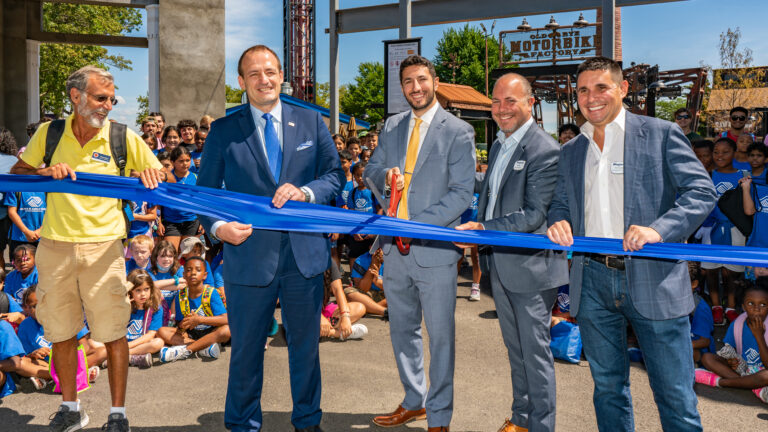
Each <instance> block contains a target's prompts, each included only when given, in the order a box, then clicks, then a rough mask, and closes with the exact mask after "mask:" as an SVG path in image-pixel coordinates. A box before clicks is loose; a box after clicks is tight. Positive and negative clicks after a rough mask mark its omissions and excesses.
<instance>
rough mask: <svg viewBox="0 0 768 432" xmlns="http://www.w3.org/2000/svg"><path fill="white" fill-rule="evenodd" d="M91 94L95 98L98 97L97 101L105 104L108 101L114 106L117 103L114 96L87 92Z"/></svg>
mask: <svg viewBox="0 0 768 432" xmlns="http://www.w3.org/2000/svg"><path fill="white" fill-rule="evenodd" d="M85 93H87V94H89V95H91V96H93V98H94V99H96V102H98V103H100V104H103V103H104V102H106V101H109V102H110V103H111V104H112V105H113V106H114V105H117V98H116V97H114V96H105V95H95V94H93V93H91V92H87V91H86V92H85Z"/></svg>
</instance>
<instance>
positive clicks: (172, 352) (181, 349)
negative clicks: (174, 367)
mask: <svg viewBox="0 0 768 432" xmlns="http://www.w3.org/2000/svg"><path fill="white" fill-rule="evenodd" d="M190 355H192V353H190V352H189V350H188V349H187V346H186V345H176V346H172V347H162V348H161V349H160V361H161V362H163V363H170V362H175V361H176V360H184V359H185V358H187V357H189V356H190Z"/></svg>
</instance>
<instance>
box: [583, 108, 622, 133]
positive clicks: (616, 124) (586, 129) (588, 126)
mask: <svg viewBox="0 0 768 432" xmlns="http://www.w3.org/2000/svg"><path fill="white" fill-rule="evenodd" d="M626 122H627V111H626V110H625V109H624V107H622V108H621V110H619V114H618V115H617V116H616V118H615V119H613V121H612V122H610V123H608V124H607V125H606V126H605V128H606V130H607V129H608V128H618V130H619V131H621V132H622V133H624V132H625V131H626ZM581 133H583V134H584V135H585V136H586V137H587V138H589V140H590V141H592V140H594V134H595V127H594V126H593V125H592V123H590V122H584V124H583V125H581Z"/></svg>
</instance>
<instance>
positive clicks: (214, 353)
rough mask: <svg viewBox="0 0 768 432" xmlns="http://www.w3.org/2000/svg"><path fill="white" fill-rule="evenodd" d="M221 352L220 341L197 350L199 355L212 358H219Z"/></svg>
mask: <svg viewBox="0 0 768 432" xmlns="http://www.w3.org/2000/svg"><path fill="white" fill-rule="evenodd" d="M219 354H221V345H219V343H218V342H216V343H214V344H213V345H211V346H209V347H208V348H206V349H202V350H200V351H198V352H197V355H198V356H200V357H208V358H212V359H217V358H219Z"/></svg>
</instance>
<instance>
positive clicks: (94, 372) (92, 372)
mask: <svg viewBox="0 0 768 432" xmlns="http://www.w3.org/2000/svg"><path fill="white" fill-rule="evenodd" d="M100 373H101V369H100V368H99V367H98V366H92V367H89V368H88V382H89V383H95V382H96V378H98V377H99V374H100Z"/></svg>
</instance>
